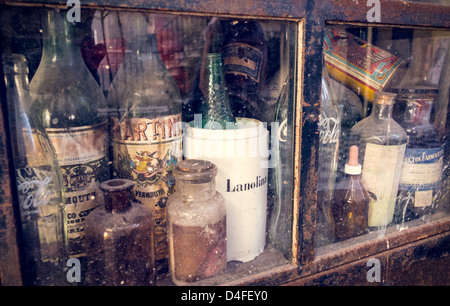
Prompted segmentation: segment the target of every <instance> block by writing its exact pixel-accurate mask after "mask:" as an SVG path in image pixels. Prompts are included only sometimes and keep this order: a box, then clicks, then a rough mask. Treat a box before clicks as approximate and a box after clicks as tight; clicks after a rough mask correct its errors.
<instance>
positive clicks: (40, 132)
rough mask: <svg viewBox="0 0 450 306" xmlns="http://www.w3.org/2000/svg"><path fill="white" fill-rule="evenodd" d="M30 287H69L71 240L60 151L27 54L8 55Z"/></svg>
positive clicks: (6, 71)
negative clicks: (35, 91) (37, 106)
mask: <svg viewBox="0 0 450 306" xmlns="http://www.w3.org/2000/svg"><path fill="white" fill-rule="evenodd" d="M3 69H4V75H5V83H6V95H7V100H8V109H9V112H8V113H9V121H10V127H11V138H12V144H13V145H12V149H13V154H14V168H15V174H16V175H15V178H16V184H17V192H18V205H19V209H18V210H19V211H20V220H21V226H22V229H21V232H22V245H23V250H24V258H25V260H24V264H25V265H24V269H23V271H24V283H25V284H26V285H41V286H49V285H65V284H67V279H66V275H65V273H64V272H65V271H64V269H65V268H64V267H65V266H66V260H67V258H68V256H67V239H66V235H65V222H64V221H65V219H64V205H63V201H64V190H63V181H62V176H61V171H60V169H59V165H58V162H57V160H56V156H55V152H54V150H53V146H52V145H51V143H50V140H49V139H48V137H47V134H46V133H45V130H44V127H43V126H42V124H41V122H40V120H38V118H36V117H35V116H33V114H32V113H30V105H31V101H32V98H31V96H30V93H29V85H28V66H27V62H26V59H25V57H24V56H23V55H19V54H12V55H3Z"/></svg>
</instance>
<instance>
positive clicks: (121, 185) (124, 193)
mask: <svg viewBox="0 0 450 306" xmlns="http://www.w3.org/2000/svg"><path fill="white" fill-rule="evenodd" d="M133 185H134V183H133V182H132V181H129V180H122V179H113V180H109V181H105V182H103V183H102V184H100V188H101V189H102V191H103V196H104V200H105V210H106V211H107V212H109V213H122V212H126V211H127V210H129V209H130V208H131V202H132V199H133V194H132V190H133Z"/></svg>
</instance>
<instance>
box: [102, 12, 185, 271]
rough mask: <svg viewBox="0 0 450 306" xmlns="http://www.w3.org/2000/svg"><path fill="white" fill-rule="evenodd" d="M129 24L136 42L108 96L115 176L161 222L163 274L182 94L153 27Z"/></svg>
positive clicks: (138, 18) (143, 21)
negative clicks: (112, 111)
mask: <svg viewBox="0 0 450 306" xmlns="http://www.w3.org/2000/svg"><path fill="white" fill-rule="evenodd" d="M120 17H121V18H126V17H127V18H128V19H127V20H128V21H129V23H128V26H130V27H131V28H132V29H133V30H134V33H135V36H134V37H132V38H131V39H130V41H128V43H127V47H126V54H125V57H124V60H123V62H122V65H121V66H120V68H119V70H118V72H117V74H116V75H115V77H114V79H113V81H112V84H111V87H110V89H109V92H108V97H107V102H108V106H109V107H110V108H116V109H118V116H113V117H111V127H110V128H111V143H112V151H113V168H114V170H113V172H114V173H113V175H114V177H117V178H126V179H131V180H134V181H135V182H136V184H135V186H134V193H135V197H136V200H137V201H139V202H141V203H142V204H144V205H145V206H146V207H147V208H149V209H150V210H151V211H152V213H153V216H154V218H155V222H156V233H155V237H156V238H155V240H156V257H157V261H158V269H162V270H165V269H167V256H168V253H167V234H166V202H167V197H168V196H169V195H170V194H171V193H172V192H173V191H174V188H175V181H174V179H173V177H172V174H171V173H172V169H173V167H174V166H175V164H176V163H177V162H178V160H179V159H181V157H182V150H181V146H182V140H181V139H182V133H181V107H182V103H181V97H180V92H179V90H178V88H177V86H176V84H175V81H174V80H173V78H172V76H171V75H170V73H169V71H168V70H167V69H166V67H165V66H164V64H163V62H162V61H161V57H160V55H159V53H158V48H157V42H156V35H155V33H154V32H155V31H154V21H153V19H152V18H151V16H148V15H145V14H142V13H128V14H125V13H124V14H120Z"/></svg>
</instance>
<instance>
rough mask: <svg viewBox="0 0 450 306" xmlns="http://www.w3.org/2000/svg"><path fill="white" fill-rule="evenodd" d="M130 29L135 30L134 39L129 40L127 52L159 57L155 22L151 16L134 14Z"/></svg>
mask: <svg viewBox="0 0 450 306" xmlns="http://www.w3.org/2000/svg"><path fill="white" fill-rule="evenodd" d="M128 20H129V21H130V27H131V28H132V29H133V33H134V35H133V37H132V38H130V39H129V40H128V43H127V50H129V51H130V52H132V53H135V54H137V55H138V56H139V55H142V54H146V55H150V56H152V57H153V56H155V57H156V56H158V54H159V52H158V45H157V42H156V34H155V26H154V20H153V18H152V17H151V16H148V15H145V14H141V13H137V14H133V15H132V18H130V19H128Z"/></svg>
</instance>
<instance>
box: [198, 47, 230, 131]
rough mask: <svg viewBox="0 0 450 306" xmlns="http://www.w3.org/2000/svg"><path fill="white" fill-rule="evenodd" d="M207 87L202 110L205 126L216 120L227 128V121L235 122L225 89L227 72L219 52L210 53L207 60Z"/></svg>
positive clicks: (223, 127)
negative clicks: (225, 72)
mask: <svg viewBox="0 0 450 306" xmlns="http://www.w3.org/2000/svg"><path fill="white" fill-rule="evenodd" d="M206 69H207V72H206V84H205V85H206V88H205V91H206V92H204V95H205V100H204V102H203V103H204V106H203V112H202V116H203V117H202V121H203V124H202V125H203V127H205V125H207V123H208V122H211V121H214V122H217V123H219V124H220V125H221V126H222V129H225V128H226V126H227V122H228V123H229V122H232V123H235V122H236V119H235V117H234V116H233V114H232V112H231V108H230V103H229V100H228V96H227V93H226V90H225V74H224V72H223V62H222V56H221V54H219V53H209V54H208V55H207V61H206Z"/></svg>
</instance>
